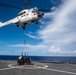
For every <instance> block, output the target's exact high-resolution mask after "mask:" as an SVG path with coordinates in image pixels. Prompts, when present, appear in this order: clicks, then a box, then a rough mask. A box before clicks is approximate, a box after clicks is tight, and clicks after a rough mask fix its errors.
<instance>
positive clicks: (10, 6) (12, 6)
mask: <svg viewBox="0 0 76 75" xmlns="http://www.w3.org/2000/svg"><path fill="white" fill-rule="evenodd" d="M0 7H8V8H16V9H22V8H20V7H17V6H14V5H9V4H6V3H0Z"/></svg>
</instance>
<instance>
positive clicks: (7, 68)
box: [0, 68, 13, 71]
mask: <svg viewBox="0 0 76 75" xmlns="http://www.w3.org/2000/svg"><path fill="white" fill-rule="evenodd" d="M8 69H13V68H3V69H0V71H2V70H8Z"/></svg>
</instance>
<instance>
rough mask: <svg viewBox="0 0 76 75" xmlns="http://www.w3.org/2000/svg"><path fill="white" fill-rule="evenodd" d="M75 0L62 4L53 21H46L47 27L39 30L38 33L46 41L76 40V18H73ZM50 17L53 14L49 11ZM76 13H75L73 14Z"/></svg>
mask: <svg viewBox="0 0 76 75" xmlns="http://www.w3.org/2000/svg"><path fill="white" fill-rule="evenodd" d="M75 7H76V2H75V0H73V1H72V0H68V1H66V2H65V3H64V4H63V5H62V6H60V7H59V8H58V9H57V10H56V11H55V12H54V15H53V21H52V22H50V23H47V22H46V27H45V28H43V29H42V30H39V32H38V34H39V35H40V37H41V39H43V40H44V41H45V42H59V43H64V44H67V43H71V42H73V41H76V40H75V38H76V35H75V34H76V32H75V30H74V29H73V28H74V27H75V24H73V23H74V22H75V20H72V19H71V15H72V14H73V12H75V11H76V9H75ZM65 10H66V11H65ZM48 14H49V16H47V17H48V18H50V16H51V14H50V13H48ZM73 15H74V14H73Z"/></svg>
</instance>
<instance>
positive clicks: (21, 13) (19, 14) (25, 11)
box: [18, 11, 26, 16]
mask: <svg viewBox="0 0 76 75" xmlns="http://www.w3.org/2000/svg"><path fill="white" fill-rule="evenodd" d="M25 13H26V11H24V12H22V13H20V14H19V15H18V16H20V15H23V14H25Z"/></svg>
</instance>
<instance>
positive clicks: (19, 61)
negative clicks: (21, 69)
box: [17, 56, 25, 65]
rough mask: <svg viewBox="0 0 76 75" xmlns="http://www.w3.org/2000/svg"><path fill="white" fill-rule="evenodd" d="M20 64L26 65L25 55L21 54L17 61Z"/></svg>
mask: <svg viewBox="0 0 76 75" xmlns="http://www.w3.org/2000/svg"><path fill="white" fill-rule="evenodd" d="M17 64H18V65H24V64H25V60H24V57H23V56H19V58H18V61H17Z"/></svg>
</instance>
